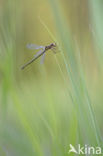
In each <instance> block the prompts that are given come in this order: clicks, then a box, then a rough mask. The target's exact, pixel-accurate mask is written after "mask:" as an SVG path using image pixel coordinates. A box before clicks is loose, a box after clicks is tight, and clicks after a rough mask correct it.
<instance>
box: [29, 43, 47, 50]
mask: <svg viewBox="0 0 103 156" xmlns="http://www.w3.org/2000/svg"><path fill="white" fill-rule="evenodd" d="M27 48H28V49H44V48H45V46H38V45H36V44H27Z"/></svg>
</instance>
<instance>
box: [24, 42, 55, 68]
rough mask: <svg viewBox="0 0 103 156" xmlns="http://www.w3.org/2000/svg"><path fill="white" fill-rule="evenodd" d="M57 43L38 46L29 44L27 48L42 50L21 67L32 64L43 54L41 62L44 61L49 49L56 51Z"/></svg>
mask: <svg viewBox="0 0 103 156" xmlns="http://www.w3.org/2000/svg"><path fill="white" fill-rule="evenodd" d="M56 47H57V46H56V43H51V44H50V45H48V46H37V45H35V44H28V45H27V48H28V49H31V50H34V49H40V51H38V52H37V53H36V54H35V55H34V57H33V59H32V60H30V61H29V62H27V63H26V64H24V65H23V66H22V67H21V69H24V68H25V67H27V66H28V65H29V64H31V63H32V62H34V61H35V60H36V59H37V58H39V57H40V56H41V63H43V62H44V58H45V54H46V52H47V51H48V50H52V51H53V52H54V53H56V51H55V50H56Z"/></svg>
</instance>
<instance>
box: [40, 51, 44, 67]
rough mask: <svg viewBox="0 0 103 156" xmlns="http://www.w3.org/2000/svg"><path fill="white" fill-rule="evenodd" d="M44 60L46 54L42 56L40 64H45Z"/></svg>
mask: <svg viewBox="0 0 103 156" xmlns="http://www.w3.org/2000/svg"><path fill="white" fill-rule="evenodd" d="M44 59H45V53H44V54H43V55H42V57H41V61H40V64H43V63H44Z"/></svg>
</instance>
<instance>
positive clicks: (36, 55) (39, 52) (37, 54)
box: [34, 50, 43, 58]
mask: <svg viewBox="0 0 103 156" xmlns="http://www.w3.org/2000/svg"><path fill="white" fill-rule="evenodd" d="M42 52H43V50H40V51H38V52H37V53H36V54H35V55H34V57H35V58H36V57H38V56H39V55H40V54H41V53H42Z"/></svg>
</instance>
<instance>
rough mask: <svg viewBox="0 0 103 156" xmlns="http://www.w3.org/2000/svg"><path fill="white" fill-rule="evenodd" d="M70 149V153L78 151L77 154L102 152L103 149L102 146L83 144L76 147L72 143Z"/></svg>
mask: <svg viewBox="0 0 103 156" xmlns="http://www.w3.org/2000/svg"><path fill="white" fill-rule="evenodd" d="M69 147H70V148H69V151H68V154H70V153H76V154H88V155H91V154H102V149H101V147H93V146H88V145H85V146H81V145H80V144H78V146H77V148H75V147H74V146H73V145H72V144H70V145H69Z"/></svg>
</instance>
